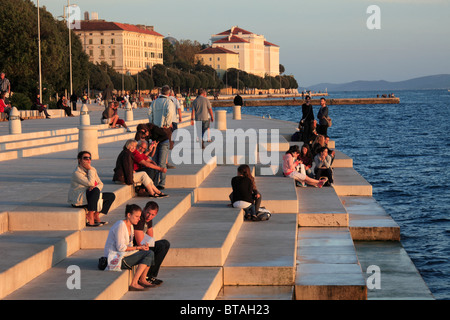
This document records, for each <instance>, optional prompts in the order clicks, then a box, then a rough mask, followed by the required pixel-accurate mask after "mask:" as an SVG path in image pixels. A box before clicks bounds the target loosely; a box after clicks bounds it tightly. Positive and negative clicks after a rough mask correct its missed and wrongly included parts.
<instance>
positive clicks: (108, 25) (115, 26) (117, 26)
mask: <svg viewBox="0 0 450 320" xmlns="http://www.w3.org/2000/svg"><path fill="white" fill-rule="evenodd" d="M80 30H81V31H114V30H124V31H130V32H137V33H145V34H150V35H154V36H158V37H164V36H163V35H162V34H159V33H158V32H156V31H152V30H148V29H144V28H141V27H138V26H135V25H132V24H125V23H118V22H109V21H102V20H95V21H80Z"/></svg>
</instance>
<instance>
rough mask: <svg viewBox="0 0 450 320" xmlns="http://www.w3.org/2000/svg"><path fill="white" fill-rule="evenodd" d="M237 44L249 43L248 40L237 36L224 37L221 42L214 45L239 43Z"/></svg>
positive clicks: (218, 41)
mask: <svg viewBox="0 0 450 320" xmlns="http://www.w3.org/2000/svg"><path fill="white" fill-rule="evenodd" d="M237 42H247V43H248V41H247V40H244V39H242V38H239V37H236V36H231V37H230V36H228V37H224V38H222V39H220V40H217V41H215V42H214V43H237Z"/></svg>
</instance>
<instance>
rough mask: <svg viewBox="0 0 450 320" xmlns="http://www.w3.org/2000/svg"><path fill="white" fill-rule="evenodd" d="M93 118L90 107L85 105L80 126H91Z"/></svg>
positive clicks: (82, 108)
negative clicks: (90, 114)
mask: <svg viewBox="0 0 450 320" xmlns="http://www.w3.org/2000/svg"><path fill="white" fill-rule="evenodd" d="M90 125H91V117H90V116H89V111H88V107H87V106H86V105H85V104H83V106H82V107H81V111H80V126H90Z"/></svg>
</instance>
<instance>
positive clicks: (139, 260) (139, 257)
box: [121, 250, 155, 269]
mask: <svg viewBox="0 0 450 320" xmlns="http://www.w3.org/2000/svg"><path fill="white" fill-rule="evenodd" d="M154 263H155V254H154V253H153V251H152V250H148V251H141V250H140V251H138V252H136V253H133V254H132V255H131V256H128V257H125V258H123V259H122V267H121V269H131V267H133V266H135V265H138V264H145V265H146V266H151V265H153V264H154Z"/></svg>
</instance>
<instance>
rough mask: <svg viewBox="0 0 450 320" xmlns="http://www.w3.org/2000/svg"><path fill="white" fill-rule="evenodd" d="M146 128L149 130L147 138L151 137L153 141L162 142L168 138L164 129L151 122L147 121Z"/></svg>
mask: <svg viewBox="0 0 450 320" xmlns="http://www.w3.org/2000/svg"><path fill="white" fill-rule="evenodd" d="M147 128H148V132H149V136H148V139H152V140H153V141H158V142H163V141H166V140H167V139H169V136H168V135H167V133H166V131H164V129H161V128H160V127H158V126H155V125H154V124H153V123H147Z"/></svg>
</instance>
